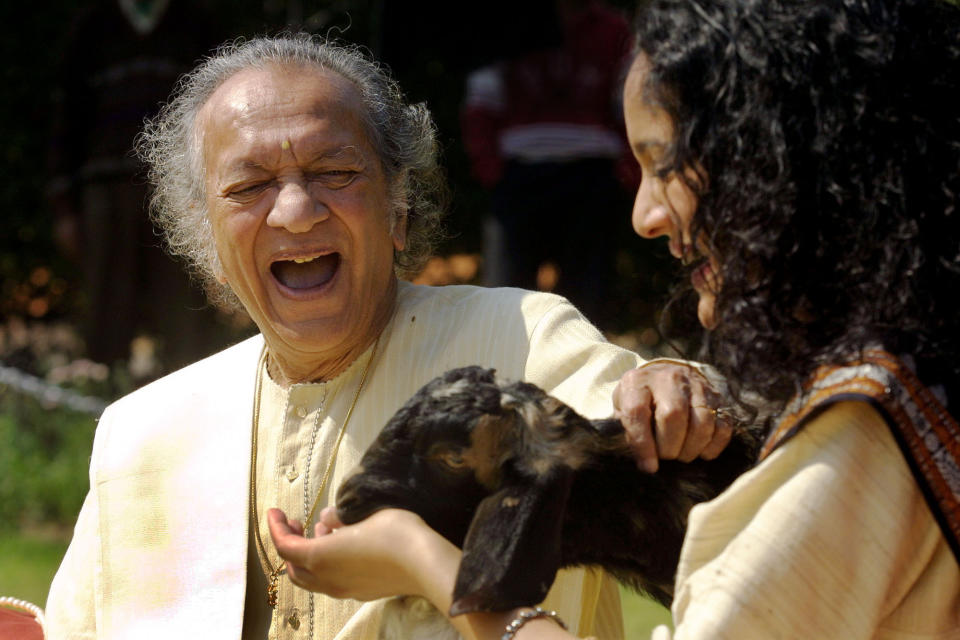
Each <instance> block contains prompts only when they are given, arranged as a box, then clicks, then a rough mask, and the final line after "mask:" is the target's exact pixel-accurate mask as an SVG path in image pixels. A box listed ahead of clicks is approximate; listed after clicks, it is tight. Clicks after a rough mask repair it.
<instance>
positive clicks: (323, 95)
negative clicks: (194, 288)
mask: <svg viewBox="0 0 960 640" xmlns="http://www.w3.org/2000/svg"><path fill="white" fill-rule="evenodd" d="M362 109H363V106H362V103H361V100H360V96H359V94H358V92H357V90H356V88H355V87H354V85H353V84H352V83H351V82H349V81H348V80H346V79H345V78H343V77H342V76H340V75H338V74H336V73H333V72H329V71H323V70H318V69H316V68H306V67H297V66H268V67H266V68H264V69H247V70H244V71H241V72H239V73H237V74H236V75H234V76H232V77H231V78H230V79H229V80H227V81H226V82H225V83H224V84H223V85H221V86H220V87H219V88H218V89H217V90H216V92H214V94H213V95H212V96H211V98H210V99H209V100H208V102H207V103H206V104H205V105H204V107H203V109H202V110H201V111H200V114H199V116H198V120H197V133H198V137H199V144H200V149H201V153H202V160H203V165H204V167H205V175H204V185H205V192H206V203H207V207H208V211H209V217H210V222H211V225H212V229H213V234H214V238H215V240H216V247H217V254H218V256H219V258H220V265H221V269H222V271H221V273H220V274H219V275H220V277H221V278H222V279H223V280H224V281H226V282H227V283H228V284H229V285H230V287H231V288H232V289H233V291H234V292H235V293H236V294H237V296H238V297H239V299H240V301H241V302H242V303H243V305H244V307H245V308H246V310H247V311H248V313H249V314H250V315H251V317H252V318H253V320H254V321H255V322H256V324H257V326H258V327H259V328H260V330H261V331H262V332H263V334H264V336H265V338H266V340H267V342H268V344H269V345H270V347H271V349H272V350H274V351H280V352H283V351H284V350H287V351H290V350H292V351H291V353H300V354H303V353H310V354H328V353H333V352H339V351H345V350H349V349H351V348H354V347H355V346H356V343H357V342H358V341H362V340H363V339H364V337H365V335H366V333H367V332H368V331H369V327H370V326H371V325H372V324H374V323H376V322H378V321H379V319H380V318H381V317H382V315H383V314H384V313H385V308H384V305H386V308H387V309H389V306H390V305H391V304H392V293H393V291H394V288H395V286H396V284H395V277H394V273H393V253H394V250H395V249H396V250H399V249H401V248H402V247H403V242H404V227H403V225H402V224H400V225H397V226H396V229H395V230H394V231H393V232H391V225H390V218H391V211H390V199H389V195H388V185H387V183H386V179H385V177H384V173H383V168H382V165H381V162H380V159H379V158H378V157H377V154H376V152H375V151H374V148H373V146H372V145H371V144H370V141H369V140H368V137H367V133H366V130H365V128H364V125H363V121H362V116H361V114H362Z"/></svg>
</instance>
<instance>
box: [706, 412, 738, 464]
mask: <svg viewBox="0 0 960 640" xmlns="http://www.w3.org/2000/svg"><path fill="white" fill-rule="evenodd" d="M715 424H716V426H715V427H714V430H713V438H712V439H711V440H710V443H709V444H707V446H706V447H704V448H703V451H701V452H700V457H701V458H703V459H704V460H713V459H714V458H716V457H717V456H719V455H720V454H721V453H722V452H723V450H724V449H726V448H727V445H728V444H730V439H731V438H732V437H733V425H731V424H730V423H729V422H727V421H726V420H724V419H721V418H718V419H716V422H715Z"/></svg>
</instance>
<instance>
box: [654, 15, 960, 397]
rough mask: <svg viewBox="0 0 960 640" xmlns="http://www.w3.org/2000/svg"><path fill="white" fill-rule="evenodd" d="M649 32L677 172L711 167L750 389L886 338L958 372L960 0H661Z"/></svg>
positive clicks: (714, 348) (737, 364)
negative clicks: (955, 0) (957, 0)
mask: <svg viewBox="0 0 960 640" xmlns="http://www.w3.org/2000/svg"><path fill="white" fill-rule="evenodd" d="M637 46H638V51H639V52H640V53H641V54H643V55H645V56H646V57H647V58H648V60H649V62H650V73H649V75H648V84H647V86H646V88H645V96H647V97H648V98H649V99H651V100H652V101H653V102H654V103H655V104H658V105H659V106H662V107H663V108H665V109H666V111H667V112H668V113H669V115H670V116H671V117H672V119H673V122H674V126H675V132H676V136H675V140H674V144H673V147H672V149H671V150H670V153H668V159H667V164H666V166H665V167H664V168H663V171H664V172H665V173H670V172H678V175H681V176H682V175H683V169H684V168H690V167H696V168H697V169H698V170H699V171H700V173H701V176H702V177H703V178H704V179H703V180H702V181H701V183H702V184H704V185H705V186H703V187H698V185H697V184H694V183H692V184H691V187H692V188H694V189H695V191H696V192H697V193H698V196H699V207H698V210H697V213H696V214H695V216H694V221H693V229H692V231H693V234H694V235H693V236H692V237H704V238H706V239H708V241H709V244H710V246H711V247H712V248H713V250H714V251H715V252H716V254H717V256H718V257H719V259H720V262H721V271H722V285H721V287H720V291H719V294H718V299H717V307H716V311H717V318H718V319H719V325H718V326H717V328H716V329H715V330H713V331H711V332H709V335H708V336H707V337H706V340H705V350H706V353H705V357H706V358H707V359H708V360H709V361H711V362H713V363H714V364H715V365H716V366H717V367H718V368H719V369H720V370H721V371H722V372H723V373H724V374H726V375H727V376H728V377H729V378H730V380H731V381H732V382H733V383H734V388H735V389H738V390H741V391H743V390H750V391H756V392H759V393H761V394H762V395H763V396H764V397H766V398H768V399H770V400H773V401H775V402H781V403H782V402H784V401H785V400H787V399H788V398H789V397H790V396H792V395H793V394H794V393H796V392H797V391H798V390H799V388H800V386H801V384H802V382H803V381H804V379H806V378H807V377H808V376H809V375H810V373H811V372H812V371H813V369H814V368H815V367H816V366H818V365H821V364H827V363H840V362H844V361H846V360H848V359H849V358H852V357H856V355H857V353H858V352H859V350H860V349H861V348H863V347H864V346H867V345H870V344H876V343H879V344H882V345H883V346H884V347H885V348H886V349H887V350H889V351H891V352H893V353H911V354H913V355H914V356H916V357H917V358H919V359H923V360H924V361H928V362H933V363H935V364H936V365H937V376H938V378H939V379H941V380H945V379H951V380H953V381H954V382H956V381H958V380H960V305H958V302H960V211H958V204H960V202H958V198H960V9H958V7H957V6H954V5H952V4H949V3H947V2H945V1H944V0H816V1H813V0H654V1H653V2H651V3H650V4H649V5H647V6H646V7H645V8H644V9H643V10H642V11H641V13H640V15H639V20H638V26H637ZM698 234H700V235H698Z"/></svg>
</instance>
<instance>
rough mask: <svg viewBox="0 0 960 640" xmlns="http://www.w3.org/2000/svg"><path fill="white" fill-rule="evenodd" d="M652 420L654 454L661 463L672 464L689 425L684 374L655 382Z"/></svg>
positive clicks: (679, 372) (672, 375) (674, 374)
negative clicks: (654, 433)
mask: <svg viewBox="0 0 960 640" xmlns="http://www.w3.org/2000/svg"><path fill="white" fill-rule="evenodd" d="M654 403H655V405H656V410H655V411H654V420H655V422H656V430H655V432H656V434H657V452H658V453H659V454H660V457H661V458H663V459H664V460H675V459H676V458H678V457H679V456H680V452H681V451H683V447H684V442H685V441H686V439H687V437H688V436H687V429H688V428H689V421H690V380H689V379H688V378H687V376H686V372H685V371H676V370H675V371H672V372H671V373H670V375H669V376H666V378H665V379H663V378H661V379H658V380H657V388H656V389H655V390H654Z"/></svg>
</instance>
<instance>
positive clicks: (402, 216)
mask: <svg viewBox="0 0 960 640" xmlns="http://www.w3.org/2000/svg"><path fill="white" fill-rule="evenodd" d="M390 238H391V239H392V240H393V248H394V249H396V250H397V251H403V248H404V247H405V246H407V212H406V211H398V212H397V213H395V214H393V221H392V222H391V223H390Z"/></svg>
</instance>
